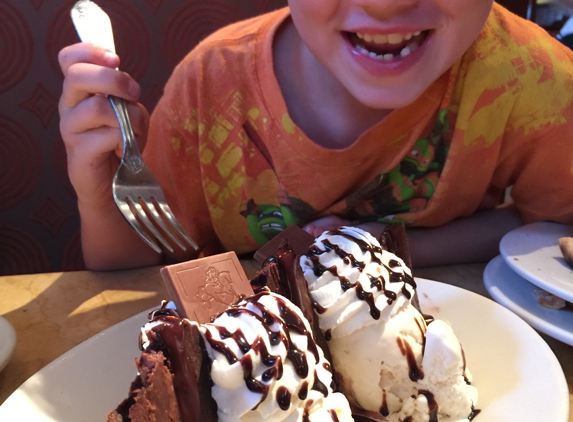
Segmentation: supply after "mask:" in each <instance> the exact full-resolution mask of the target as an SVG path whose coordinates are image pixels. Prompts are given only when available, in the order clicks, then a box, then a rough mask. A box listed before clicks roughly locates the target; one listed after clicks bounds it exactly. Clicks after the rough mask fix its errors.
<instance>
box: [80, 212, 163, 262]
mask: <svg viewBox="0 0 573 422" xmlns="http://www.w3.org/2000/svg"><path fill="white" fill-rule="evenodd" d="M78 208H79V212H80V216H81V221H82V225H81V238H82V250H83V255H84V261H85V264H86V267H87V268H89V269H90V270H96V271H97V270H117V269H126V268H135V267H144V266H148V265H157V264H160V262H161V255H159V254H158V253H156V252H155V251H153V249H151V248H150V247H149V246H148V245H147V244H146V243H144V241H143V240H141V238H140V237H139V236H138V235H137V234H136V233H135V232H134V231H133V230H132V229H131V227H130V226H129V225H128V224H127V222H126V221H125V220H124V218H123V216H122V215H121V214H120V213H119V211H118V209H117V207H116V206H115V204H113V203H112V204H111V206H110V207H109V208H108V209H96V208H93V207H90V206H87V205H83V204H82V203H81V202H80V201H78Z"/></svg>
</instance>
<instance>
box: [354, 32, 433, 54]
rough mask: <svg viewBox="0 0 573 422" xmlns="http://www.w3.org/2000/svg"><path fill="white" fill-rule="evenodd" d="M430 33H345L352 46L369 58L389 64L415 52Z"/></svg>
mask: <svg viewBox="0 0 573 422" xmlns="http://www.w3.org/2000/svg"><path fill="white" fill-rule="evenodd" d="M429 33H430V31H429V30H426V31H416V32H407V33H393V34H369V33H362V32H346V33H345V34H346V36H347V38H348V40H349V42H350V43H351V44H352V46H353V47H354V48H355V49H356V50H357V51H359V52H360V53H362V54H364V55H366V56H369V57H370V58H373V59H376V60H380V61H384V62H389V61H392V60H395V59H398V58H403V57H406V56H408V55H410V54H411V53H413V52H414V51H416V50H417V49H418V48H419V47H420V46H421V45H422V44H423V43H424V41H425V40H426V38H427V37H428V35H429Z"/></svg>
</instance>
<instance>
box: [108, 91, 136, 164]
mask: <svg viewBox="0 0 573 422" xmlns="http://www.w3.org/2000/svg"><path fill="white" fill-rule="evenodd" d="M109 101H110V102H111V105H112V107H113V111H114V112H115V115H116V116H117V120H118V122H119V128H120V130H121V139H122V141H123V157H122V159H121V161H122V162H123V163H124V164H125V165H126V166H127V168H128V169H129V170H130V171H131V172H132V173H138V172H139V171H141V169H142V168H143V166H144V163H143V159H142V158H141V153H140V152H139V147H138V145H137V140H136V139H135V135H134V134H133V128H132V126H131V120H130V119H129V114H128V112H127V102H126V101H125V100H124V99H123V98H119V97H114V96H112V95H110V96H109Z"/></svg>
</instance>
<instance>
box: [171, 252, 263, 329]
mask: <svg viewBox="0 0 573 422" xmlns="http://www.w3.org/2000/svg"><path fill="white" fill-rule="evenodd" d="M161 276H162V278H163V281H164V282H165V285H166V287H167V291H168V292H169V294H170V296H171V299H172V300H173V302H175V305H176V306H177V311H178V312H179V314H180V315H181V316H182V317H185V318H189V319H191V320H194V321H197V322H199V323H203V324H204V323H206V322H209V321H210V320H211V318H212V317H214V316H216V315H218V314H219V313H221V312H223V311H224V310H225V309H227V308H228V307H229V305H231V304H233V303H236V302H237V301H238V300H239V299H240V298H241V296H251V295H253V289H252V288H251V285H250V283H249V280H248V278H247V275H246V274H245V271H244V270H243V267H242V266H241V263H240V262H239V258H237V255H236V254H235V252H226V253H222V254H218V255H213V256H208V257H205V258H199V259H194V260H192V261H187V262H182V263H179V264H174V265H168V266H166V267H163V268H161Z"/></svg>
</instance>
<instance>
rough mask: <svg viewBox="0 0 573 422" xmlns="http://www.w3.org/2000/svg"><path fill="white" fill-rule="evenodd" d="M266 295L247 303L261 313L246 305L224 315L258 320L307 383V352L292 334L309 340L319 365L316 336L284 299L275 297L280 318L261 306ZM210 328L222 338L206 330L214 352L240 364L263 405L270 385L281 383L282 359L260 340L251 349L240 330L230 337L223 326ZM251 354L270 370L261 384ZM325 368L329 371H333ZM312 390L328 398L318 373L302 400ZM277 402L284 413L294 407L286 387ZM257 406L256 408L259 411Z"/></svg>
mask: <svg viewBox="0 0 573 422" xmlns="http://www.w3.org/2000/svg"><path fill="white" fill-rule="evenodd" d="M266 295H269V293H268V292H265V291H261V292H259V293H258V294H256V295H254V296H251V297H249V298H247V299H245V302H246V303H247V304H249V305H251V306H252V307H253V308H255V309H256V310H257V311H258V312H255V311H253V310H250V309H247V308H246V306H247V305H246V304H245V303H242V304H239V305H234V306H232V307H230V308H229V309H227V310H226V311H224V313H226V314H227V315H229V316H231V317H237V316H239V315H243V314H247V315H249V316H250V317H252V318H255V319H256V320H258V321H259V323H260V324H261V325H262V326H263V327H264V330H265V331H266V335H267V337H268V340H269V343H270V344H271V345H278V344H280V343H283V344H284V346H285V348H286V349H287V359H288V360H289V361H290V362H291V363H292V365H293V367H294V370H295V372H296V374H297V375H298V376H299V377H300V378H302V379H305V378H307V377H308V375H309V371H310V368H309V364H308V361H307V356H306V354H305V352H304V351H301V350H299V349H298V348H297V347H296V345H295V344H294V342H293V341H292V340H291V333H298V334H300V335H303V336H305V337H306V338H307V344H308V351H309V352H310V353H311V354H312V355H313V356H314V359H315V362H316V364H318V363H319V361H320V355H319V352H318V346H317V344H316V341H315V340H314V338H313V336H312V332H311V331H310V330H308V329H307V328H306V325H305V323H304V321H303V319H302V318H301V317H300V316H299V315H297V313H296V312H294V310H293V309H292V307H291V306H289V305H288V304H287V302H286V301H285V300H283V299H281V298H280V297H277V296H275V297H274V298H275V300H276V301H277V305H278V308H279V312H278V315H276V314H274V313H272V312H270V311H269V310H268V309H267V308H266V307H265V306H264V305H263V304H262V303H260V302H259V300H260V299H261V298H262V297H263V296H266ZM210 325H211V326H214V327H215V328H216V332H218V334H219V338H215V337H214V336H213V334H212V331H211V330H206V333H205V339H206V341H207V342H208V343H209V345H210V346H211V347H212V348H213V350H216V351H217V352H219V353H221V354H222V355H223V356H225V358H226V359H227V362H228V363H229V364H233V363H236V362H240V364H241V365H242V367H243V376H244V380H245V384H246V386H247V388H248V389H249V390H250V391H252V392H255V393H259V394H261V399H260V401H259V404H260V403H262V402H263V401H264V400H265V398H266V397H267V395H268V393H269V385H270V381H271V380H272V379H273V378H274V379H276V380H279V379H281V378H282V376H283V362H282V359H281V357H280V356H275V355H272V354H271V353H270V352H269V350H268V349H267V347H266V344H265V341H264V340H263V338H262V337H258V338H257V339H256V341H255V342H253V344H252V345H249V344H248V342H247V341H246V338H245V336H244V334H243V332H242V331H241V330H240V329H238V330H236V331H235V332H234V333H230V332H229V331H228V330H227V329H226V328H224V327H222V326H217V325H214V324H210ZM276 327H279V329H278V331H273V328H274V329H276ZM225 339H232V340H233V341H234V342H235V344H236V345H237V347H238V348H239V350H240V351H241V353H242V357H239V356H237V355H236V354H235V353H234V352H233V350H232V349H231V348H230V347H228V346H227V345H226V343H225V342H224V341H223V340H225ZM250 350H253V351H254V352H255V353H257V354H259V355H260V356H261V360H262V363H263V364H264V365H265V366H266V367H268V368H269V369H267V370H266V371H265V372H264V373H263V375H262V380H261V381H259V380H257V379H256V378H255V377H254V375H253V370H254V368H253V362H252V359H251V355H248V354H246V353H247V352H249V351H250ZM325 368H326V369H329V368H330V367H325ZM309 387H310V389H312V390H316V391H319V392H320V393H322V395H324V396H325V397H326V396H328V389H327V387H326V386H325V385H324V384H323V383H322V382H321V381H320V379H319V378H318V374H317V372H316V370H315V371H314V382H313V385H312V386H310V385H309V383H308V381H303V385H302V387H301V388H300V390H299V393H298V397H299V398H301V399H304V398H306V396H307V395H308V390H309ZM276 400H277V403H278V405H279V407H280V408H281V409H283V410H287V409H288V408H289V407H290V403H291V393H290V392H289V390H288V389H286V387H279V389H278V390H277V394H276ZM257 406H258V404H257ZM257 406H255V408H256V407H257Z"/></svg>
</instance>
